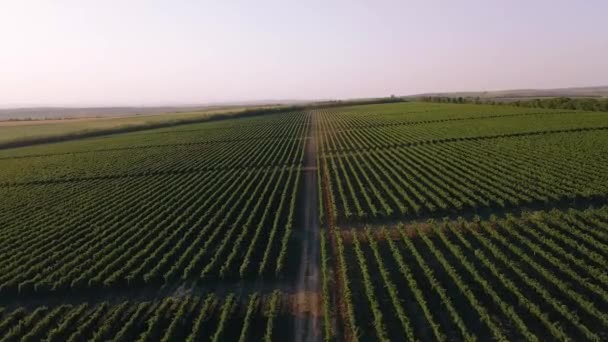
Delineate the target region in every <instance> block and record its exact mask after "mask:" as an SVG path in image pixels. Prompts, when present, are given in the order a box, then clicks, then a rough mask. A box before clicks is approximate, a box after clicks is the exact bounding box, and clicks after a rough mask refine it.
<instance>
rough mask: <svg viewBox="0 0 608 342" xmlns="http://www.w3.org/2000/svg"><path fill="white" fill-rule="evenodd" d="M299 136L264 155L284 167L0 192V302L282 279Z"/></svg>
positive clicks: (301, 144) (292, 219) (296, 178)
mask: <svg viewBox="0 0 608 342" xmlns="http://www.w3.org/2000/svg"><path fill="white" fill-rule="evenodd" d="M308 121H309V118H308V117H305V121H304V122H308ZM276 129H280V128H279V127H276ZM307 129H308V127H307V126H306V127H304V128H303V129H301V130H300V129H298V130H297V131H294V132H295V133H293V134H297V135H296V136H295V137H294V138H293V139H292V140H293V141H297V142H298V143H297V144H296V145H290V144H274V146H273V151H275V152H271V153H270V156H264V158H272V156H273V155H274V154H273V153H275V154H276V153H282V152H280V151H281V150H291V152H289V153H290V154H295V155H296V157H295V159H294V162H295V164H294V166H273V167H264V168H259V167H255V168H246V169H241V168H228V169H222V170H213V171H205V172H190V173H186V174H183V175H182V174H178V175H150V176H141V177H140V176H138V177H124V178H117V179H108V180H105V179H98V180H93V181H86V182H81V183H77V184H81V185H82V187H81V188H80V189H81V190H82V191H80V192H79V191H73V192H71V193H66V195H69V196H67V197H61V196H59V194H60V193H61V191H63V189H65V188H69V186H64V185H62V184H41V185H28V186H19V187H9V188H3V189H0V191H4V193H6V194H8V195H9V198H10V196H12V199H11V201H8V202H7V205H6V206H4V205H0V222H2V223H3V228H2V230H0V237H1V239H0V260H1V261H0V270H1V271H2V274H1V275H0V293H5V294H9V293H10V294H17V293H20V294H23V295H26V294H28V293H34V292H36V293H45V292H56V291H70V290H77V289H98V288H114V287H133V286H143V285H146V284H157V283H171V282H176V281H184V280H208V279H210V278H224V279H225V278H241V279H244V278H252V277H258V275H262V276H280V275H283V274H284V273H285V272H289V271H290V270H288V269H286V267H285V265H286V263H287V260H288V259H289V253H290V251H291V249H290V248H289V244H290V241H291V239H292V233H293V226H294V224H295V213H296V209H297V208H296V205H297V203H296V201H297V196H298V192H297V190H298V188H299V187H300V185H299V184H300V179H301V166H300V165H301V164H302V161H303V154H304V142H303V139H301V137H302V136H305V135H306V134H307ZM290 134H291V133H290ZM250 157H251V158H258V157H257V154H253V155H251V156H250ZM184 162H187V160H185V161H184ZM49 191H50V193H49ZM61 194H63V193H61ZM36 198H39V201H38V200H37V199H36ZM19 202H20V203H22V204H26V205H25V206H24V205H13V204H11V203H19ZM34 202H38V203H36V207H35V208H38V209H36V210H32V208H33V207H32V203H34Z"/></svg>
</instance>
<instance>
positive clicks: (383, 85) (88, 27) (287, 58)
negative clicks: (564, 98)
mask: <svg viewBox="0 0 608 342" xmlns="http://www.w3.org/2000/svg"><path fill="white" fill-rule="evenodd" d="M607 14H608V1H607V0H572V1H562V0H542V1H541V0H460V1H453V0H445V1H438V0H402V1H371V0H369V1H355V0H350V1H332V0H326V1H312V0H306V1H287V0H283V1H264V0H257V1H230V0H224V1H219V0H218V1H203V0H199V1H194V0H192V1H186V0H181V1H180V0H174V1H169V0H166V1H160V0H157V1H153V0H141V1H139V0H120V1H118V0H116V1H114V0H103V1H102V0H99V1H93V0H73V1H71V0H46V1H45V0H38V1H34V0H0V106H7V105H157V104H180V103H205V102H212V101H235V100H255V99H296V98H299V99H310V98H350V97H370V96H386V95H390V94H397V95H405V94H412V93H420V92H429V91H457V90H490V89H508V88H538V87H542V88H554V87H570V86H587V85H608V20H606V15H607Z"/></svg>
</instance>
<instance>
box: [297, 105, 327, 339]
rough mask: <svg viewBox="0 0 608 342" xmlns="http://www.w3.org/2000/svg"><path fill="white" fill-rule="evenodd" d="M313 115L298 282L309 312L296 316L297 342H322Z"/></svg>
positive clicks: (306, 158)
mask: <svg viewBox="0 0 608 342" xmlns="http://www.w3.org/2000/svg"><path fill="white" fill-rule="evenodd" d="M310 115H312V118H311V122H310V129H309V136H308V139H307V140H306V150H305V156H304V170H303V171H304V172H303V173H304V178H303V183H304V184H303V192H302V196H303V201H302V205H303V207H302V208H301V210H302V215H301V216H300V217H301V222H300V225H299V226H300V227H302V250H301V255H300V266H299V271H298V279H297V281H296V296H297V297H298V298H296V302H297V303H299V304H296V305H298V306H302V307H304V308H305V309H304V310H302V311H304V312H301V315H298V314H296V315H295V316H294V319H295V322H294V327H295V336H294V341H296V342H303V341H320V340H321V329H320V324H319V312H320V311H321V308H320V302H319V298H320V292H321V281H320V280H321V279H320V259H321V256H320V235H319V220H318V212H317V208H318V202H317V201H318V198H317V195H318V194H317V158H316V154H317V139H316V129H315V117H314V114H313V113H311V114H310Z"/></svg>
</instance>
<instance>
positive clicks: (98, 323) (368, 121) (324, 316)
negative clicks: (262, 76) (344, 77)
mask: <svg viewBox="0 0 608 342" xmlns="http://www.w3.org/2000/svg"><path fill="white" fill-rule="evenodd" d="M0 197H1V198H2V199H3V200H2V201H1V202H0V341H13V340H22V341H38V340H47V341H84V340H87V341H90V340H92V341H105V340H121V341H133V340H137V341H158V340H162V341H183V340H185V341H199V340H205V341H249V340H252V341H259V340H265V341H289V340H295V341H316V340H326V341H334V340H337V341H342V340H346V341H370V340H371V341H373V340H386V341H389V340H393V341H398V340H410V341H417V340H421V341H448V340H449V341H458V340H466V341H487V340H502V341H507V340H530V341H546V340H572V341H583V340H592V341H602V340H608V266H607V265H608V116H607V115H606V113H599V112H593V113H591V112H582V111H568V110H547V109H539V108H522V107H508V106H485V105H473V104H460V105H455V104H442V103H416V102H411V103H390V104H374V105H359V106H351V107H346V106H343V107H327V108H319V109H310V110H306V111H287V112H284V113H277V112H272V113H268V114H264V115H255V116H250V117H239V118H231V119H225V120H217V121H211V122H205V123H193V124H183V125H177V126H173V127H168V128H158V129H149V130H142V131H138V132H132V133H124V134H113V135H107V136H100V137H94V138H88V139H80V140H74V141H66V142H60V143H52V144H51V143H49V144H42V145H37V146H30V147H21V148H12V149H2V150H0Z"/></svg>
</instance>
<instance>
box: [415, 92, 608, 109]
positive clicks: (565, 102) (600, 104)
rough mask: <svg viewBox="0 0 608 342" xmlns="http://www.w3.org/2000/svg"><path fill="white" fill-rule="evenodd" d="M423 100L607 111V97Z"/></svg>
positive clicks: (425, 98)
mask: <svg viewBox="0 0 608 342" xmlns="http://www.w3.org/2000/svg"><path fill="white" fill-rule="evenodd" d="M419 100H420V101H423V102H434V103H469V104H470V103H474V104H491V105H509V106H516V107H530V108H546V109H573V110H584V111H597V112H608V98H601V99H597V98H570V97H553V98H545V99H539V98H536V99H530V100H517V101H504V100H502V101H501V100H497V99H482V98H480V97H462V96H459V97H448V96H422V97H420V98H419Z"/></svg>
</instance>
